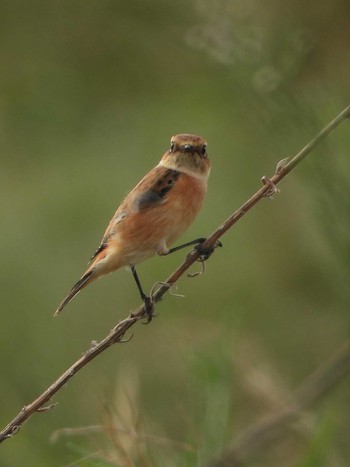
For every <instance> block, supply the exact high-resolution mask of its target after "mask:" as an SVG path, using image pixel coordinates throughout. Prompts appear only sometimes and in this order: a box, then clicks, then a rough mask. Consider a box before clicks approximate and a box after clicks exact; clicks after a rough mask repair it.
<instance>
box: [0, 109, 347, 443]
mask: <svg viewBox="0 0 350 467" xmlns="http://www.w3.org/2000/svg"><path fill="white" fill-rule="evenodd" d="M349 116H350V106H348V107H347V108H346V109H344V110H343V111H342V112H341V113H340V114H339V115H338V116H337V117H336V118H335V119H334V120H333V121H332V122H330V123H329V124H328V125H327V126H326V127H325V128H324V129H323V130H322V131H321V132H320V133H319V134H318V135H317V136H316V137H315V138H314V139H313V140H311V141H310V142H309V143H308V144H307V145H306V146H305V147H304V148H303V149H302V150H301V151H300V152H299V153H298V154H297V155H296V156H294V157H293V158H292V159H291V160H290V161H289V162H288V161H287V160H286V159H284V160H283V161H281V162H280V163H279V164H278V165H277V168H276V172H275V174H274V175H273V176H272V177H271V179H267V178H266V177H263V179H262V180H263V183H264V185H263V187H262V188H260V190H258V191H257V192H256V193H255V194H254V195H253V196H251V197H250V198H249V199H248V200H247V201H246V202H245V203H244V204H243V205H242V206H241V207H240V208H239V209H237V211H235V212H234V213H233V214H232V215H231V216H230V217H229V218H228V219H226V221H225V222H224V223H223V224H222V225H221V226H219V227H218V228H217V229H216V230H215V231H214V232H213V233H212V234H211V235H210V236H209V237H208V238H207V240H206V241H205V242H204V243H203V244H202V248H203V249H207V250H208V251H209V250H211V249H214V248H215V247H216V246H217V242H218V241H219V239H220V238H221V237H222V236H223V235H224V234H225V233H226V232H227V231H228V230H229V229H230V228H231V227H232V226H233V225H234V224H235V223H236V222H238V220H239V219H240V218H241V217H243V216H244V215H245V214H246V213H247V212H248V211H249V210H250V209H251V208H252V207H253V206H255V204H256V203H257V202H258V201H260V200H261V199H262V198H264V197H266V196H271V195H272V194H273V192H274V191H276V188H275V185H277V184H278V183H279V182H280V181H281V180H282V178H284V177H285V176H286V175H287V174H288V173H289V172H290V171H291V170H292V169H294V168H295V167H296V166H297V165H298V164H299V163H300V162H301V161H302V160H303V159H304V158H305V157H306V156H307V155H308V154H309V153H310V152H311V151H312V150H313V149H314V147H315V146H316V145H318V144H319V143H320V142H321V141H323V140H324V139H325V138H326V136H327V135H328V134H329V133H331V132H332V131H333V130H334V129H335V128H336V127H337V126H338V125H340V123H342V122H343V121H344V120H345V119H346V118H348V117H349ZM198 260H199V261H200V260H201V254H200V252H199V251H197V250H194V251H192V252H191V253H189V254H188V255H187V257H186V259H185V261H184V262H183V263H182V264H181V265H180V266H179V267H178V268H177V269H176V270H175V271H174V272H173V273H172V274H171V275H170V276H169V277H168V279H167V280H166V281H164V282H163V283H161V285H160V287H159V288H158V290H157V291H156V292H155V293H154V294H153V295H152V297H153V300H154V301H155V302H158V301H159V300H160V299H161V298H162V297H163V295H164V294H165V293H166V292H167V291H168V290H169V289H170V288H171V287H172V286H173V285H174V284H175V283H176V282H177V281H178V280H179V278H180V277H181V276H182V275H183V274H184V273H185V272H186V271H187V270H188V269H189V268H190V267H191V266H192V264H194V263H195V262H196V261H198ZM145 316H146V310H145V307H144V306H140V307H139V308H138V309H137V310H136V311H134V312H132V313H131V314H130V315H129V316H128V317H127V318H126V319H124V320H122V321H120V322H119V323H118V324H117V325H116V326H115V327H114V328H113V329H112V330H111V331H110V332H109V334H108V335H107V336H106V337H105V338H104V339H103V340H102V341H100V342H99V343H96V342H94V343H93V345H92V346H91V348H90V349H88V350H87V351H86V352H85V354H84V355H83V356H82V357H81V358H79V359H78V360H77V361H76V362H75V363H73V365H72V366H70V367H69V368H68V369H67V370H66V371H65V372H64V373H63V374H62V375H61V376H60V377H59V378H58V379H57V380H56V381H55V382H54V383H52V384H51V386H49V387H48V388H47V389H46V390H45V391H44V392H43V393H42V394H40V396H39V397H37V398H36V399H35V400H34V401H33V402H31V403H30V404H28V405H26V406H24V407H23V408H22V410H21V411H20V412H19V413H18V414H17V415H16V416H15V417H14V419H13V420H11V422H10V423H9V424H8V425H7V426H6V427H5V428H4V429H3V430H2V431H1V432H0V443H1V442H3V441H5V440H6V439H9V438H11V437H12V436H13V435H14V434H16V433H17V432H18V431H19V429H20V428H21V426H22V425H23V423H24V422H25V421H26V420H28V419H29V418H30V417H31V416H32V415H33V414H34V413H36V412H39V411H40V409H41V407H42V406H43V405H44V404H46V403H47V402H49V401H50V400H51V399H52V397H53V396H54V395H55V394H56V393H57V392H58V391H59V390H60V389H61V388H62V386H64V385H65V384H66V383H67V382H68V381H69V380H70V379H71V378H72V377H73V376H74V375H75V374H76V373H77V372H78V371H79V370H81V369H82V368H83V367H84V366H85V365H87V364H88V363H89V362H90V361H91V360H93V359H94V358H96V357H97V356H98V355H99V354H100V353H101V352H103V351H105V350H106V349H107V348H108V347H110V346H111V345H113V344H115V343H121V342H124V341H123V336H124V335H125V333H126V332H127V331H128V330H129V329H130V328H131V327H132V326H133V325H134V324H135V323H137V321H139V320H140V319H143V318H144V317H145Z"/></svg>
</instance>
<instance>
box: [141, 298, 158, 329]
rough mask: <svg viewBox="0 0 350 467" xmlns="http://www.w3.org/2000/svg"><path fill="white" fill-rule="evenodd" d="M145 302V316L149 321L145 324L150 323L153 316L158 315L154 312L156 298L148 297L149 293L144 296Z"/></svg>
mask: <svg viewBox="0 0 350 467" xmlns="http://www.w3.org/2000/svg"><path fill="white" fill-rule="evenodd" d="M143 301H144V304H145V316H144V317H145V318H146V319H147V321H146V322H145V323H143V324H149V323H150V322H151V321H152V319H153V318H155V317H156V316H157V315H155V314H154V313H153V312H154V308H155V307H154V300H153V299H152V297H148V296H147V295H145V296H144V298H143Z"/></svg>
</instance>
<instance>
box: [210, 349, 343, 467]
mask: <svg viewBox="0 0 350 467" xmlns="http://www.w3.org/2000/svg"><path fill="white" fill-rule="evenodd" d="M349 373H350V342H346V343H345V345H343V347H342V348H341V349H340V350H338V352H337V353H336V354H335V355H334V356H333V357H332V358H330V359H329V360H328V361H327V362H326V363H324V364H323V365H322V366H321V367H320V368H318V369H317V370H316V371H315V372H314V373H313V374H312V375H310V376H308V377H307V378H306V379H305V380H304V382H303V383H302V384H301V386H300V387H299V389H297V390H296V392H295V393H294V397H292V399H291V401H290V403H289V404H288V405H287V407H285V408H284V409H282V410H280V411H278V412H277V413H275V414H273V415H268V416H266V417H264V418H262V419H261V420H259V421H257V422H256V423H254V424H253V425H252V426H250V427H249V428H248V429H247V430H246V431H245V432H244V433H242V434H240V435H238V436H237V438H236V440H235V443H234V444H233V446H232V447H231V448H230V449H229V450H227V451H226V452H225V453H223V454H222V455H221V456H220V457H219V458H217V459H216V460H213V461H212V462H210V463H209V464H208V467H239V466H242V465H244V463H245V462H246V461H248V459H249V458H252V457H253V456H254V455H257V454H258V453H259V452H261V450H262V449H263V448H265V449H266V447H267V446H268V445H269V444H271V443H273V442H276V440H277V439H278V438H281V437H282V436H283V435H284V434H285V433H286V431H287V430H288V428H290V426H291V425H292V424H294V423H295V422H296V421H297V420H298V419H299V418H300V417H302V416H303V415H304V411H305V410H306V409H308V408H309V407H310V406H311V405H312V404H314V403H316V402H317V401H318V400H319V399H320V398H321V397H323V396H325V395H326V394H327V392H328V391H329V390H330V389H332V388H333V387H334V386H336V384H338V383H339V382H340V381H341V380H342V379H343V378H344V377H346V376H348V375H349Z"/></svg>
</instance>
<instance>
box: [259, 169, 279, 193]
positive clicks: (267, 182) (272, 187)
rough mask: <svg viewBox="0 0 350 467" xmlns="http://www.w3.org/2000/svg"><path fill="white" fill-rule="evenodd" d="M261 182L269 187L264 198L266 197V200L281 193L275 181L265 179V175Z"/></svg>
mask: <svg viewBox="0 0 350 467" xmlns="http://www.w3.org/2000/svg"><path fill="white" fill-rule="evenodd" d="M261 181H262V182H263V185H264V186H268V190H267V191H266V193H264V196H266V198H270V199H272V198H273V196H274V195H275V194H276V193H278V192H279V191H280V190H279V189H278V188H277V186H276V185H275V184H274V183H273V181H272V180H270V179H269V178H267V177H265V175H264V176H263V177H262V178H261Z"/></svg>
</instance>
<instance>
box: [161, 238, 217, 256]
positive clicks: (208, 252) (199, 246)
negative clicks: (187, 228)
mask: <svg viewBox="0 0 350 467" xmlns="http://www.w3.org/2000/svg"><path fill="white" fill-rule="evenodd" d="M205 241H206V238H204V237H201V238H196V239H195V240H192V241H191V242H187V243H184V244H183V245H179V246H176V247H175V248H170V250H169V251H168V252H167V253H166V254H167V255H169V254H170V253H174V252H175V251H178V250H181V249H182V248H186V247H187V246H191V245H196V246H195V250H197V251H198V253H199V254H200V255H201V256H200V258H199V261H206V260H207V259H208V258H209V256H210V255H211V254H212V253H213V252H214V250H215V248H217V247H222V243H221V242H220V241H219V240H218V241H217V242H216V245H215V246H214V247H213V248H203V246H202V244H203V243H204V242H205Z"/></svg>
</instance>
